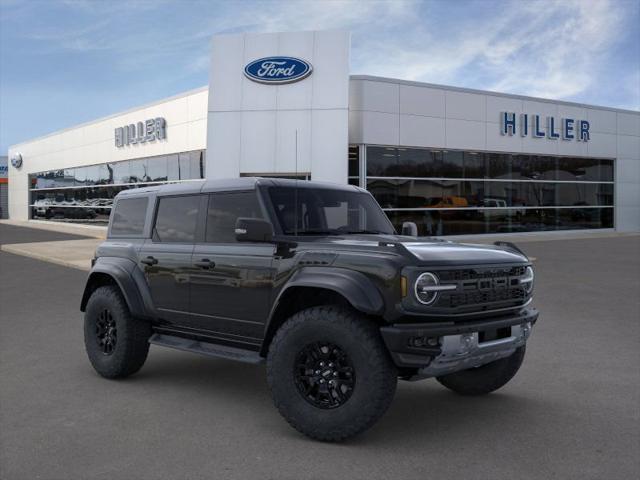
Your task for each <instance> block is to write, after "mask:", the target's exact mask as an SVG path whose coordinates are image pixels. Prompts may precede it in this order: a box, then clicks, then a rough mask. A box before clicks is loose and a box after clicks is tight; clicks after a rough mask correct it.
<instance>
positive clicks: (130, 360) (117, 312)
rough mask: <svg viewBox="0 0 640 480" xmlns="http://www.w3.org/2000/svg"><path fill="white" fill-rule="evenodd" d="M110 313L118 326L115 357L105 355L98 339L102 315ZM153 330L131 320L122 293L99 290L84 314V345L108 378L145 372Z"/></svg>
mask: <svg viewBox="0 0 640 480" xmlns="http://www.w3.org/2000/svg"><path fill="white" fill-rule="evenodd" d="M105 311H108V312H109V314H110V318H112V319H113V322H114V323H115V332H116V335H117V336H116V340H115V344H114V345H113V348H112V351H111V353H109V354H107V353H104V351H103V347H102V346H101V345H100V339H99V337H98V331H97V330H98V322H99V321H100V320H99V318H100V315H103V317H102V318H104V315H105V313H104V312H105ZM150 335H151V326H150V325H149V324H148V323H146V322H144V321H142V320H138V319H135V318H133V317H132V316H131V313H130V312H129V308H128V307H127V303H126V302H125V300H124V298H123V297H122V294H121V293H120V290H119V289H118V288H117V287H114V286H104V287H99V288H97V289H96V290H95V291H94V292H93V293H92V294H91V297H90V298H89V301H88V302H87V307H86V310H85V314H84V345H85V349H86V351H87V356H88V357H89V361H90V362H91V365H92V366H93V368H94V369H95V370H96V372H98V373H99V374H100V375H102V376H103V377H105V378H124V377H128V376H129V375H132V374H134V373H136V372H137V371H138V370H140V369H141V368H142V365H144V362H145V360H146V359H147V354H148V353H149V336H150Z"/></svg>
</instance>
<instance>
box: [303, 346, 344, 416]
mask: <svg viewBox="0 0 640 480" xmlns="http://www.w3.org/2000/svg"><path fill="white" fill-rule="evenodd" d="M294 379H295V384H296V387H297V388H298V391H299V392H300V394H301V395H302V397H303V398H304V399H305V400H306V401H307V402H309V403H310V404H311V405H313V406H314V407H318V408H323V409H332V408H337V407H340V406H342V405H344V404H345V402H347V401H348V400H349V398H351V394H352V393H353V389H354V386H355V383H356V374H355V370H354V368H353V365H352V364H351V361H350V360H349V357H348V356H347V354H346V353H345V352H344V351H343V350H342V349H341V348H340V347H338V346H337V345H334V344H332V343H327V342H316V343H311V344H309V345H307V346H306V347H304V348H303V349H302V350H301V351H300V352H299V353H298V355H297V357H296V361H295V368H294Z"/></svg>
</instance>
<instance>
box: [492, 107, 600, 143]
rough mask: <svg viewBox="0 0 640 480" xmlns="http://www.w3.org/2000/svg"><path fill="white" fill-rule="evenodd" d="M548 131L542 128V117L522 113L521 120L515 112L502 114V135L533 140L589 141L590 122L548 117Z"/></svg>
mask: <svg viewBox="0 0 640 480" xmlns="http://www.w3.org/2000/svg"><path fill="white" fill-rule="evenodd" d="M545 122H546V131H545V129H544V128H543V126H542V121H541V120H540V115H529V114H528V113H521V114H520V115H519V119H518V118H517V115H516V114H515V113H514V112H500V133H501V134H502V135H516V133H519V134H520V136H521V137H526V136H528V135H531V136H532V137H533V138H545V137H546V138H549V139H551V140H557V139H559V138H561V139H562V140H577V141H578V142H588V141H589V122H588V121H586V120H575V119H573V118H561V119H560V120H559V121H558V119H557V118H556V117H551V116H549V117H546V121H545Z"/></svg>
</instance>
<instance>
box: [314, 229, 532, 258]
mask: <svg viewBox="0 0 640 480" xmlns="http://www.w3.org/2000/svg"><path fill="white" fill-rule="evenodd" d="M303 242H305V243H306V242H311V243H313V244H314V246H315V247H319V246H320V245H319V244H324V246H325V247H326V248H328V249H332V250H333V249H335V250H373V251H381V250H382V251H387V252H388V251H390V249H392V248H393V249H395V251H396V252H399V253H403V254H404V255H405V256H409V257H412V258H413V259H415V261H416V263H430V264H456V265H465V264H467V265H478V264H501V263H524V262H528V261H529V260H528V258H527V257H526V256H525V255H523V254H521V253H519V252H517V251H516V250H514V249H511V248H509V247H506V246H497V245H478V244H469V243H456V242H451V241H448V240H440V239H437V238H430V237H419V238H415V237H407V236H401V235H344V236H335V237H323V238H321V239H320V238H318V239H312V238H305V239H303ZM372 253H373V252H372Z"/></svg>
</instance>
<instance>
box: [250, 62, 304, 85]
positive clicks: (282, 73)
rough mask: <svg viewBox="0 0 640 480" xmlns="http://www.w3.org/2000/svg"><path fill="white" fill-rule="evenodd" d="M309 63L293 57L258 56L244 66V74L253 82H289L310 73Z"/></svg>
mask: <svg viewBox="0 0 640 480" xmlns="http://www.w3.org/2000/svg"><path fill="white" fill-rule="evenodd" d="M311 70H312V68H311V64H310V63H309V62H306V61H304V60H301V59H300V58H294V57H265V58H259V59H258V60H254V61H253V62H251V63H249V64H248V65H247V66H246V67H244V74H245V75H246V76H247V77H248V78H249V79H251V80H253V81H254V82H260V83H275V84H282V83H291V82H297V81H298V80H302V79H303V78H306V77H308V76H309V75H310V74H311Z"/></svg>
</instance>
